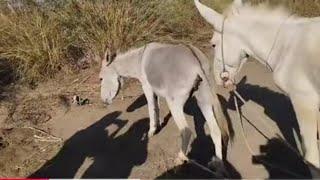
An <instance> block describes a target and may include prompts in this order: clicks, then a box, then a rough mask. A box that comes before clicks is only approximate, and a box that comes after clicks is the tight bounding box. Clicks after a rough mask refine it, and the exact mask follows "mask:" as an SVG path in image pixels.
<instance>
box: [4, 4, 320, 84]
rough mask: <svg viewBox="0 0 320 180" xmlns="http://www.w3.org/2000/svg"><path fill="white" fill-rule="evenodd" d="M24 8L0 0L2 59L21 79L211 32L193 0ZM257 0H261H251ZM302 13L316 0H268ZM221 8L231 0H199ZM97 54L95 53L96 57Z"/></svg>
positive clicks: (197, 40)
mask: <svg viewBox="0 0 320 180" xmlns="http://www.w3.org/2000/svg"><path fill="white" fill-rule="evenodd" d="M22 1H24V2H25V3H26V4H27V5H26V6H23V7H22V8H21V7H19V8H17V7H12V6H11V7H8V6H7V3H6V1H5V0H0V25H1V26H0V61H3V60H5V61H6V62H9V63H10V64H11V65H12V66H11V67H13V69H14V72H15V75H16V77H18V78H19V79H20V80H22V81H23V82H37V81H41V80H45V79H47V78H51V77H54V75H55V74H56V73H57V72H60V71H62V72H64V73H68V72H72V70H73V67H74V64H75V63H76V61H77V60H78V59H80V58H82V57H83V56H84V55H86V54H93V55H94V56H89V57H92V58H93V57H100V56H101V55H102V54H103V52H104V51H105V48H106V47H110V48H113V49H121V50H126V49H128V48H130V47H132V46H140V45H142V44H144V43H146V42H150V41H161V42H187V43H194V44H197V45H202V44H203V43H206V42H208V40H209V38H210V37H211V35H212V30H211V27H210V26H209V25H207V24H206V23H205V21H204V20H203V19H202V18H201V17H200V16H199V14H198V12H197V10H196V9H195V7H194V4H193V1H192V0H120V1H119V0H92V1H87V0H55V1H47V3H45V4H41V5H38V4H37V3H35V2H34V0H22ZM249 1H251V2H253V3H260V2H262V1H263V0H249ZM267 1H270V2H271V3H272V4H279V3H284V4H286V5H287V6H288V7H290V9H291V10H293V11H295V12H298V13H299V14H301V15H308V16H314V15H319V12H320V8H319V0H281V1H277V0H267ZM203 2H204V3H205V4H207V5H209V6H212V7H214V8H215V9H217V10H218V11H220V12H221V11H222V10H223V9H224V8H225V7H226V6H227V5H228V4H229V3H230V2H232V0H203ZM98 59H99V58H98Z"/></svg>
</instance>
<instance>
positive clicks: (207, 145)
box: [157, 98, 241, 179]
mask: <svg viewBox="0 0 320 180" xmlns="http://www.w3.org/2000/svg"><path fill="white" fill-rule="evenodd" d="M184 111H185V113H187V114H189V115H192V116H193V119H194V124H195V129H196V138H195V139H194V140H193V142H192V143H191V146H190V152H189V153H188V157H189V158H191V159H193V160H195V161H196V162H197V163H200V164H201V165H203V166H205V167H208V164H209V163H210V162H211V159H212V157H213V155H215V150H214V144H213V142H212V139H211V136H209V135H206V133H205V130H204V126H205V119H204V117H203V115H202V113H201V111H200V109H199V107H198V105H197V102H196V99H195V98H190V99H189V100H188V102H187V103H186V105H185V108H184ZM225 167H226V170H227V172H228V177H229V178H241V175H240V174H239V173H238V172H237V170H236V169H235V168H234V167H233V166H232V165H231V164H230V163H229V162H227V161H225ZM208 168H209V167H208ZM213 171H214V170H213ZM157 178H159V179H163V178H164V179H171V178H175V179H176V178H178V179H190V178H197V179H199V178H201V179H206V178H221V177H217V176H215V175H214V174H212V173H210V172H207V171H205V170H203V169H202V168H200V167H198V166H196V165H194V164H192V163H185V164H182V165H180V166H176V167H174V168H172V169H170V170H168V171H166V172H164V173H163V174H161V175H160V176H158V177H157Z"/></svg>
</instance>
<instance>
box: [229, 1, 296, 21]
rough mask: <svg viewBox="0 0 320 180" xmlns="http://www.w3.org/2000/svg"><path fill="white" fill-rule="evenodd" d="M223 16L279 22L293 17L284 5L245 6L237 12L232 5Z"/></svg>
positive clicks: (262, 4)
mask: <svg viewBox="0 0 320 180" xmlns="http://www.w3.org/2000/svg"><path fill="white" fill-rule="evenodd" d="M223 14H224V15H225V16H227V17H230V16H237V15H239V16H242V17H248V18H255V19H271V20H279V18H286V17H289V16H290V15H292V13H291V12H290V11H289V10H288V8H286V7H285V6H283V5H278V6H276V7H274V6H270V4H267V3H261V4H259V5H252V4H248V3H246V4H244V5H243V6H241V7H238V8H237V9H236V13H235V10H234V9H233V8H232V5H231V6H230V7H229V8H227V9H226V10H225V11H224V12H223Z"/></svg>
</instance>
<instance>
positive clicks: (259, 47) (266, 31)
mask: <svg viewBox="0 0 320 180" xmlns="http://www.w3.org/2000/svg"><path fill="white" fill-rule="evenodd" d="M287 19H288V17H282V18H279V19H268V20H267V21H263V20H262V19H255V18H252V19H250V18H246V19H245V20H244V19H242V20H240V21H237V23H235V24H234V25H235V26H234V27H235V28H236V27H238V28H237V31H239V32H238V35H239V36H240V37H241V40H243V41H245V44H246V45H247V51H248V54H249V55H250V56H252V57H254V58H255V59H256V60H258V61H259V62H260V63H262V64H264V65H267V66H269V68H271V69H272V70H273V69H274V68H275V67H276V66H277V64H278V63H279V60H281V59H278V58H273V57H274V56H275V55H278V54H279V53H280V52H279V50H280V49H279V48H276V47H279V46H281V45H280V44H281V41H280V39H281V40H283V38H284V37H283V35H284V34H283V32H284V29H285V25H286V24H288V23H289V22H287V21H286V20H287ZM239 27H241V28H239Z"/></svg>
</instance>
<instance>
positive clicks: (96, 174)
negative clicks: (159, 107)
mask: <svg viewBox="0 0 320 180" xmlns="http://www.w3.org/2000/svg"><path fill="white" fill-rule="evenodd" d="M120 114H121V112H118V111H116V112H113V113H110V114H108V115H106V116H105V117H104V118H102V119H101V120H99V121H98V122H96V123H95V124H93V125H91V126H90V127H88V128H87V129H84V130H81V131H79V132H77V133H76V134H75V135H73V136H72V137H71V138H70V139H68V140H67V141H66V142H65V144H64V146H63V148H62V149H61V150H60V152H59V153H58V154H57V155H56V156H55V157H54V158H53V159H51V160H50V161H48V162H47V163H46V164H45V165H43V166H42V167H41V168H40V169H39V170H38V171H36V172H35V173H33V174H32V175H31V176H30V177H33V178H38V177H45V178H73V177H74V176H75V175H76V173H77V172H78V170H79V168H80V167H81V166H82V165H83V163H84V161H85V160H86V158H91V159H92V161H93V162H92V164H91V165H90V166H89V167H88V168H87V169H85V170H84V172H81V174H82V175H81V178H127V177H129V175H130V173H131V170H132V168H133V167H134V166H137V165H141V164H143V163H144V162H145V161H146V158H147V143H148V139H147V136H146V133H147V132H148V127H149V125H148V124H149V123H148V119H142V120H139V121H137V122H136V123H134V124H133V125H132V126H131V127H130V128H129V130H128V131H126V132H125V133H124V134H122V135H119V136H117V137H116V135H117V133H118V132H119V131H120V130H121V129H122V128H123V127H124V126H125V125H126V124H127V121H124V120H121V119H118V117H119V116H120ZM110 125H116V126H117V129H116V131H115V132H113V133H110V134H109V133H108V131H107V130H106V128H107V127H108V126H110Z"/></svg>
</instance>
